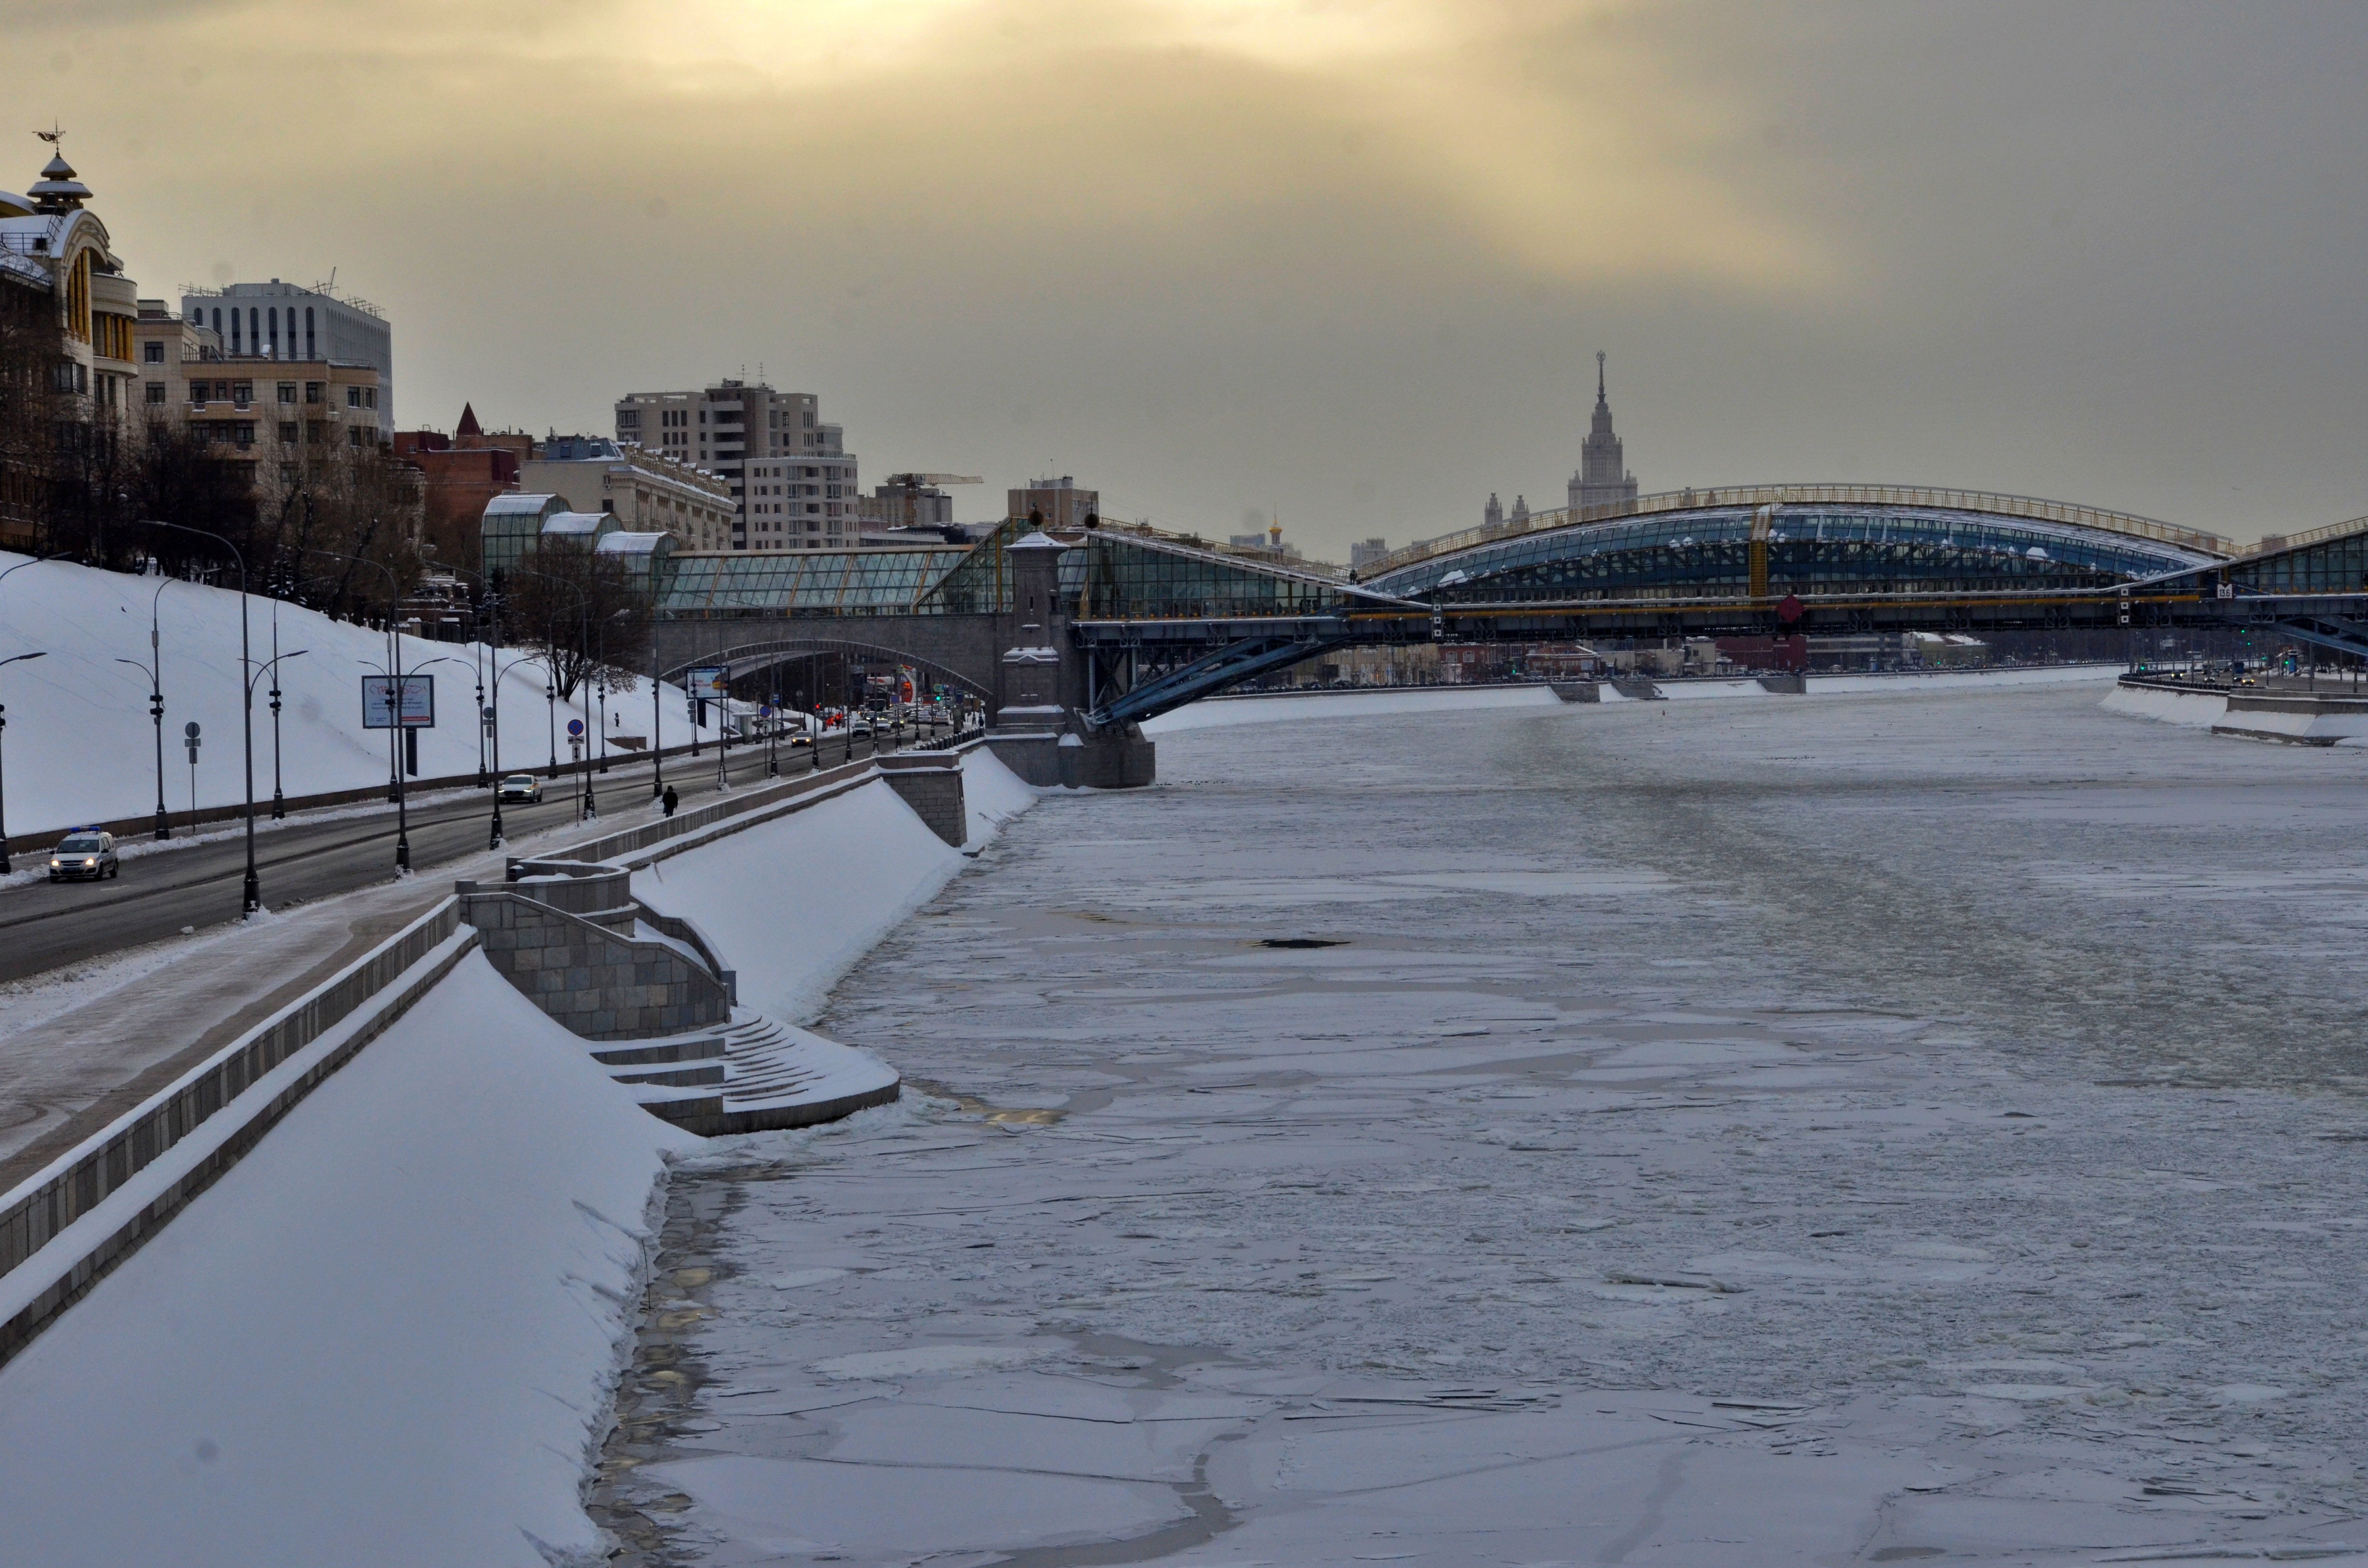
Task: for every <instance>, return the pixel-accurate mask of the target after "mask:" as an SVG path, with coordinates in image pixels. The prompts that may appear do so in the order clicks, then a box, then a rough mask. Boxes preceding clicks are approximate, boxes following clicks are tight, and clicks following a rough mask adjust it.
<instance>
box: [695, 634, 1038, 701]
mask: <svg viewBox="0 0 2368 1568" xmlns="http://www.w3.org/2000/svg"><path fill="white" fill-rule="evenodd" d="M831 656H837V657H843V658H851V659H857V660H860V661H862V662H864V663H867V664H894V665H911V666H912V667H913V668H914V670H916V672H918V673H919V674H921V675H922V676H925V677H927V678H928V680H929V681H930V682H931V683H932V684H937V685H943V686H950V687H957V688H959V689H961V690H963V691H967V692H970V693H972V694H973V695H974V696H977V697H979V698H982V699H993V697H994V693H993V692H991V691H990V690H988V689H987V687H985V686H983V685H981V684H980V683H979V682H978V681H977V680H975V679H973V677H971V676H966V675H964V674H963V673H962V671H960V670H958V669H955V668H953V667H951V665H943V664H939V663H938V662H937V661H936V660H933V659H927V658H923V657H921V656H920V655H919V654H916V653H907V652H905V650H903V649H900V648H891V647H888V646H885V645H884V644H882V643H877V642H855V641H852V640H850V639H848V638H843V637H771V638H766V639H764V640H762V641H759V642H739V643H734V644H733V645H731V646H729V647H724V648H718V649H714V650H712V651H711V652H708V653H700V654H697V655H695V656H693V657H691V658H689V659H686V660H683V661H682V662H681V663H679V664H677V665H673V666H672V667H670V668H667V669H666V670H664V671H663V672H662V673H661V675H660V677H659V678H660V679H663V680H672V681H680V680H682V679H684V678H685V677H686V676H689V672H690V671H692V670H694V669H708V668H713V667H716V666H718V665H721V666H722V667H723V669H724V670H725V671H726V672H727V674H726V677H725V678H726V679H730V680H737V679H739V678H740V677H741V676H746V675H751V674H754V673H755V672H756V671H757V670H760V669H765V668H768V667H769V666H771V665H780V664H786V663H788V662H790V661H791V660H792V659H798V658H810V657H825V658H826V657H831Z"/></svg>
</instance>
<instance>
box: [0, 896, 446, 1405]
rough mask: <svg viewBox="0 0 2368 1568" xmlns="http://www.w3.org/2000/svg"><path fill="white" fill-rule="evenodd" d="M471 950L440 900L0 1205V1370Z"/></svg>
mask: <svg viewBox="0 0 2368 1568" xmlns="http://www.w3.org/2000/svg"><path fill="white" fill-rule="evenodd" d="M476 944H477V933H476V932H475V931H474V930H472V929H471V928H470V927H468V926H463V925H461V919H460V903H459V901H458V900H456V899H447V900H445V901H444V902H443V903H439V904H438V905H437V906H436V907H435V908H434V909H432V910H430V911H429V912H428V913H427V914H426V915H422V916H420V918H419V919H417V920H416V921H414V922H412V924H411V925H409V926H406V927H404V929H403V930H402V931H400V932H398V933H397V934H396V935H394V936H393V937H390V938H389V939H388V940H387V941H385V942H384V943H381V945H380V946H379V947H377V948H375V949H372V950H371V951H370V952H369V953H367V954H365V955H363V956H362V957H361V958H359V959H357V960H355V961H354V962H353V963H351V964H349V965H347V967H346V968H345V969H344V970H343V971H339V972H338V973H337V974H336V975H335V976H333V977H332V978H330V979H329V980H328V981H326V982H324V983H322V984H321V985H319V986H316V987H315V988H313V990H312V991H311V992H309V993H307V994H305V995H304V996H302V997H301V998H299V999H298V1000H297V1001H295V1002H293V1003H291V1004H290V1005H289V1006H286V1007H284V1008H282V1009H280V1011H279V1012H278V1013H276V1014H274V1015H273V1016H272V1017H270V1018H268V1019H267V1020H265V1021H264V1022H263V1023H261V1024H259V1025H257V1026H256V1028H253V1029H251V1030H249V1031H248V1032H247V1033H246V1034H245V1035H243V1036H241V1037H240V1038H239V1039H237V1040H233V1041H232V1042H231V1043H230V1044H229V1045H227V1046H225V1047H223V1048H222V1050H221V1051H218V1052H216V1053H215V1054H214V1055H213V1056H212V1057H211V1058H210V1059H208V1060H207V1061H205V1062H200V1063H199V1065H197V1066H196V1067H193V1068H191V1069H190V1070H189V1071H188V1073H186V1074H182V1075H181V1076H180V1077H179V1078H178V1079H176V1080H175V1081H174V1082H173V1083H172V1084H170V1085H166V1086H165V1088H163V1089H161V1090H159V1091H158V1092H157V1093H156V1094H155V1095H154V1096H150V1097H149V1098H148V1099H147V1100H146V1101H144V1102H143V1103H142V1104H141V1105H139V1106H136V1107H134V1108H132V1109H131V1110H130V1111H128V1112H126V1113H125V1114H124V1115H123V1116H121V1117H120V1118H118V1119H116V1120H115V1121H114V1122H112V1123H110V1124H109V1125H108V1126H107V1127H105V1128H102V1129H101V1130H100V1131H97V1132H95V1133H93V1134H92V1135H91V1136H90V1137H89V1138H88V1139H85V1141H84V1142H82V1143H81V1144H79V1145H77V1146H76V1147H74V1148H73V1149H70V1150H68V1151H67V1152H66V1153H63V1154H61V1155H60V1156H59V1157H58V1158H57V1159H56V1160H54V1161H53V1162H51V1164H50V1165H48V1166H47V1167H45V1168H44V1169H42V1170H40V1171H38V1172H36V1173H35V1174H34V1175H33V1176H29V1177H28V1178H27V1179H26V1180H25V1181H24V1182H22V1183H20V1184H18V1186H17V1187H16V1188H14V1189H13V1190H12V1191H10V1192H8V1193H6V1194H0V1361H6V1360H7V1359H8V1358H10V1357H13V1356H14V1355H16V1353H17V1351H18V1350H21V1349H22V1348H23V1347H24V1346H26V1345H27V1344H28V1342H30V1341H31V1339H32V1338H33V1336H34V1335H37V1334H39V1333H40V1331H41V1329H42V1328H43V1327H44V1326H45V1325H47V1324H49V1323H50V1322H51V1321H52V1320H53V1319H54V1318H55V1317H56V1316H57V1315H58V1314H59V1313H60V1312H63V1311H64V1310H65V1309H66V1308H67V1307H68V1306H70V1305H72V1304H73V1303H74V1301H75V1300H77V1299H78V1298H79V1297H81V1296H82V1295H83V1294H84V1293H85V1292H86V1291H88V1290H90V1288H91V1287H92V1286H93V1285H95V1284H96V1283H97V1282H98V1280H99V1279H101V1278H104V1277H105V1276H106V1275H107V1273H108V1271H109V1270H110V1269H112V1268H114V1267H116V1265H117V1264H119V1263H120V1262H121V1261H122V1260H123V1259H124V1258H126V1257H128V1256H131V1254H132V1253H133V1252H134V1251H136V1250H137V1249H138V1248H139V1246H140V1245H141V1244H142V1243H143V1242H145V1241H146V1240H147V1239H148V1238H149V1237H150V1236H152V1235H154V1233H156V1232H158V1231H159V1230H162V1229H163V1228H164V1226H165V1224H166V1222H167V1221H170V1220H171V1219H172V1218H173V1216H174V1215H175V1214H176V1213H178V1212H180V1210H182V1209H183V1208H184V1207H186V1206H187V1205H188V1202H189V1200H190V1199H193V1198H195V1197H197V1196H198V1194H199V1193H201V1192H203V1191H204V1190H205V1189H206V1188H207V1187H211V1185H213V1183H214V1182H215V1181H216V1180H217V1179H219V1178H220V1176H222V1173H223V1172H224V1171H226V1170H228V1169H229V1168H230V1167H231V1166H232V1165H235V1164H237V1163H238V1161H239V1159H240V1157H241V1156H243V1155H244V1154H245V1153H246V1152H247V1151H248V1150H250V1149H252V1148H253V1147H254V1146H255V1145H256V1142H259V1141H260V1140H261V1139H262V1137H263V1135H264V1134H265V1133H266V1132H268V1131H270V1130H271V1129H272V1127H274V1126H275V1125H277V1124H278V1122H279V1120H280V1119H281V1118H283V1117H285V1116H286V1115H287V1114H288V1113H289V1112H290V1111H291V1110H293V1109H294V1108H296V1106H297V1105H298V1104H300V1103H301V1102H302V1100H303V1098H304V1096H307V1095H309V1094H311V1093H312V1092H313V1089H314V1088H316V1087H317V1086H319V1085H320V1084H321V1083H323V1082H324V1080H326V1079H327V1078H328V1076H329V1075H330V1074H333V1073H335V1072H336V1071H337V1069H338V1068H340V1067H342V1066H344V1065H345V1064H346V1062H348V1061H350V1060H351V1059H352V1058H353V1056H354V1054H355V1053H356V1052H357V1051H360V1050H361V1048H362V1047H363V1046H365V1045H367V1044H369V1043H370V1040H372V1039H374V1038H376V1037H377V1036H378V1035H379V1034H380V1033H381V1032H382V1031H383V1030H384V1029H385V1028H386V1027H387V1026H388V1025H389V1024H391V1023H393V1021H394V1020H395V1019H397V1018H399V1017H402V1016H403V1015H404V1012H405V1011H406V1010H408V1009H409V1008H410V1006H412V1004H413V1003H414V1002H416V1000H417V999H418V998H419V997H421V996H423V995H425V994H427V992H428V990H429V989H430V988H432V987H433V986H434V985H435V984H436V983H437V982H438V981H439V980H441V979H443V978H444V976H445V974H446V973H447V972H449V971H450V969H451V968H452V966H453V965H454V964H456V963H458V962H459V961H460V960H461V957H462V955H464V954H465V953H467V952H468V951H469V950H470V949H472V948H473V947H475V946H476Z"/></svg>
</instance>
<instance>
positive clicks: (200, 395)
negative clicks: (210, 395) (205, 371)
mask: <svg viewBox="0 0 2368 1568" xmlns="http://www.w3.org/2000/svg"><path fill="white" fill-rule="evenodd" d="M189 401H190V402H191V403H194V404H196V405H197V406H198V407H199V408H203V407H204V406H205V405H206V383H205V382H203V381H191V382H190V383H189Z"/></svg>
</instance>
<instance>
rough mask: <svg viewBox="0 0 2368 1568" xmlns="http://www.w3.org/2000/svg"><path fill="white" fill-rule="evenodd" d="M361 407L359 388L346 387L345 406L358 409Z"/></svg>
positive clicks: (360, 391) (360, 390)
mask: <svg viewBox="0 0 2368 1568" xmlns="http://www.w3.org/2000/svg"><path fill="white" fill-rule="evenodd" d="M361 405H362V389H361V388H359V387H347V389H346V406H347V408H359V407H360V406H361Z"/></svg>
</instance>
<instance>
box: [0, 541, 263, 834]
mask: <svg viewBox="0 0 2368 1568" xmlns="http://www.w3.org/2000/svg"><path fill="white" fill-rule="evenodd" d="M15 570H16V568H15V567H13V566H12V567H10V568H9V571H11V572H13V571H15ZM0 575H5V574H0ZM172 585H173V580H172V579H171V578H170V577H167V578H165V580H164V581H163V582H161V583H159V584H157V585H156V592H155V594H154V596H153V597H151V598H150V599H149V600H148V662H147V663H146V664H144V665H143V664H142V663H141V662H140V661H139V660H137V659H125V658H118V659H117V660H116V661H115V662H116V663H117V664H119V665H131V667H132V668H133V669H135V670H138V671H139V672H140V673H141V674H142V675H144V676H147V677H148V722H150V723H151V724H153V725H154V726H155V728H156V837H157V840H158V841H159V842H160V843H161V842H162V841H164V840H165V839H167V838H170V837H172V836H173V826H172V824H171V823H170V822H169V821H167V820H166V818H165V676H164V669H165V652H164V645H163V640H162V639H161V638H160V637H159V636H158V634H157V630H158V629H157V619H156V617H157V609H158V607H159V606H160V605H162V604H163V602H164V599H165V589H166V588H169V587H171V586H172ZM277 613H278V612H277V609H276V608H275V610H274V616H275V619H274V624H275V626H276V625H277V624H278V622H277V619H276V617H277ZM275 641H276V639H275ZM272 696H273V697H274V698H275V699H276V698H277V697H278V696H279V693H277V692H274V693H273V694H272ZM272 706H273V708H274V709H275V710H277V708H278V706H279V704H278V702H277V701H275V702H274V703H273V705H272ZM274 718H275V721H276V719H277V713H276V711H275V714H274ZM273 733H274V734H275V735H276V734H277V733H279V732H278V730H277V729H276V728H275V729H274V731H273ZM278 755H279V754H278V753H277V752H276V751H275V752H274V753H273V756H275V757H277V756H278ZM278 777H279V775H278V771H277V768H276V767H275V769H274V772H273V778H275V779H276V778H278Z"/></svg>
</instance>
